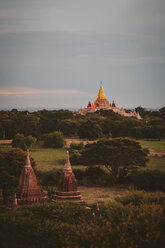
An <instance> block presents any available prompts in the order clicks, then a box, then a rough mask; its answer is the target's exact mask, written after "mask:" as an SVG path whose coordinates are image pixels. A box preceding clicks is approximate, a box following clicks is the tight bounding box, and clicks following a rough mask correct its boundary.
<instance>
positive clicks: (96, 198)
mask: <svg viewBox="0 0 165 248" xmlns="http://www.w3.org/2000/svg"><path fill="white" fill-rule="evenodd" d="M78 190H79V191H80V192H81V195H82V199H83V200H84V201H85V202H86V203H87V204H91V203H94V202H100V201H102V202H108V201H113V200H114V198H115V197H117V196H121V195H123V194H125V193H126V192H127V189H126V188H121V187H117V186H115V187H110V188H105V187H85V186H79V187H78Z"/></svg>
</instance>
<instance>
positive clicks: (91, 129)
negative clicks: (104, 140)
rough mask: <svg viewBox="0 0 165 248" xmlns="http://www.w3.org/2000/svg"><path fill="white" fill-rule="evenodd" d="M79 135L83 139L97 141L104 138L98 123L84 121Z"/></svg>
mask: <svg viewBox="0 0 165 248" xmlns="http://www.w3.org/2000/svg"><path fill="white" fill-rule="evenodd" d="M78 135H79V137H80V138H83V139H90V140H92V139H97V138H99V137H102V135H103V133H102V129H101V127H100V125H99V124H98V123H97V122H96V121H91V120H87V121H82V122H81V123H80V126H79V130H78Z"/></svg>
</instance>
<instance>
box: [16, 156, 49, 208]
mask: <svg viewBox="0 0 165 248" xmlns="http://www.w3.org/2000/svg"><path fill="white" fill-rule="evenodd" d="M16 193H17V199H18V204H20V205H23V204H32V203H37V202H44V201H46V200H47V197H46V196H45V195H44V193H43V192H42V191H41V188H40V187H39V186H38V184H37V179H36V175H35V173H34V170H33V168H32V166H31V162H30V158H29V151H28V152H27V158H26V162H25V166H24V168H23V170H22V173H21V175H20V178H19V185H18V187H17V189H16Z"/></svg>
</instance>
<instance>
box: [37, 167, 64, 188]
mask: <svg viewBox="0 0 165 248" xmlns="http://www.w3.org/2000/svg"><path fill="white" fill-rule="evenodd" d="M61 171H62V170H61V169H60V170H56V169H54V170H51V171H46V172H42V171H40V172H38V177H39V179H40V181H41V184H42V185H44V186H54V185H58V180H59V178H60V174H61Z"/></svg>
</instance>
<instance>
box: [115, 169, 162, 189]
mask: <svg viewBox="0 0 165 248" xmlns="http://www.w3.org/2000/svg"><path fill="white" fill-rule="evenodd" d="M119 183H125V184H127V185H134V187H136V188H138V189H144V190H148V191H155V190H160V191H163V192H165V172H162V171H159V170H144V171H143V170H141V171H140V170H139V171H133V172H131V173H130V174H129V175H127V176H122V175H121V177H120V178H119Z"/></svg>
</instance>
